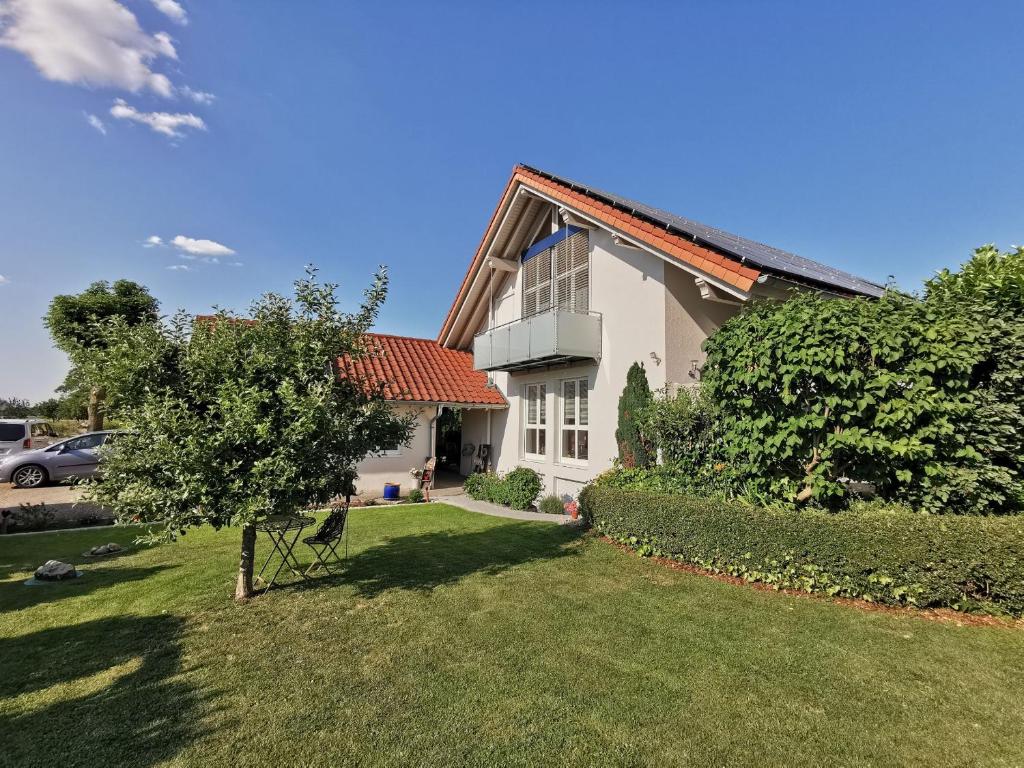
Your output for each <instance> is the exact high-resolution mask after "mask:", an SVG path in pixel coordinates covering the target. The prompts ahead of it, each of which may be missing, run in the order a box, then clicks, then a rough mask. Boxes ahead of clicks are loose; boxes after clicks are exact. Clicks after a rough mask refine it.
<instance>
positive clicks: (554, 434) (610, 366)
mask: <svg viewBox="0 0 1024 768" xmlns="http://www.w3.org/2000/svg"><path fill="white" fill-rule="evenodd" d="M590 253H591V264H590V276H591V277H590V280H591V288H590V291H591V294H590V308H591V310H592V311H594V312H600V313H601V315H602V322H601V360H600V361H599V362H598V363H593V362H584V363H581V364H579V365H573V366H565V365H562V366H552V367H550V368H541V369H537V370H532V371H527V372H523V373H515V374H509V373H503V372H496V373H494V374H493V378H494V381H495V384H496V385H497V386H498V389H499V390H500V391H501V392H502V393H503V394H504V395H505V397H506V399H507V400H508V401H509V408H508V410H507V411H497V412H494V413H493V414H492V416H491V444H492V446H493V449H494V463H495V468H496V469H497V471H499V472H508V471H509V470H511V469H513V468H515V467H516V466H519V465H522V466H528V467H532V468H533V469H535V470H536V471H537V472H538V473H539V474H541V475H542V476H543V477H544V485H545V492H546V493H557V494H559V495H561V496H573V497H574V496H575V495H576V494H577V493H578V492H579V489H580V488H581V487H582V486H583V485H584V484H585V483H587V482H588V481H589V480H591V479H592V478H593V477H594V476H596V475H597V474H599V473H600V472H603V471H604V470H606V469H608V468H609V467H610V466H611V465H612V461H613V460H614V459H615V457H616V456H617V454H618V447H617V445H616V442H615V428H616V422H617V419H618V402H619V396H620V395H621V394H622V389H623V387H625V385H626V372H627V371H628V370H629V367H630V365H632V364H633V363H634V362H642V363H643V364H644V367H645V368H646V369H647V377H648V381H649V382H650V385H651V387H652V388H653V389H657V388H660V387H662V386H664V385H665V367H664V360H665V328H666V322H665V316H666V295H667V292H666V286H665V269H666V266H665V263H664V262H663V261H662V260H661V259H658V258H657V257H655V256H652V255H651V254H649V253H647V252H645V251H639V250H636V249H632V248H624V247H622V246H618V245H615V243H614V242H613V241H612V238H611V235H609V234H608V233H607V232H604V231H603V230H598V231H591V232H590ZM669 269H671V267H669ZM519 280H520V277H519V274H517V275H516V277H515V280H514V281H509V285H508V286H506V288H505V290H504V291H500V292H499V291H496V292H495V293H496V296H499V295H500V296H501V297H503V298H502V300H501V301H496V302H495V319H494V324H495V325H500V324H502V323H506V322H509V321H511V320H515V319H517V318H518V317H519V315H520V312H521V309H522V302H521V300H520V298H519V296H520V294H519ZM480 330H483V329H482V328H481V329H480ZM651 353H654V354H655V356H656V357H657V358H658V361H660V362H656V361H655V360H653V359H652V358H651ZM584 376H585V377H586V378H587V380H588V385H589V412H590V419H589V420H590V424H589V428H590V429H589V459H588V461H587V462H586V463H585V464H580V463H571V462H568V461H562V460H561V459H560V458H559V455H560V446H559V436H560V432H561V429H560V423H561V407H560V406H561V402H560V383H561V381H562V380H563V379H568V378H577V377H584ZM536 382H543V383H545V384H547V455H546V457H545V459H544V460H543V461H537V460H533V459H527V458H526V456H525V451H524V438H523V429H522V424H523V418H524V414H523V399H522V395H523V394H524V393H525V391H526V385H527V384H532V383H536ZM467 415H468V412H467ZM479 418H484V419H485V418H486V416H483V417H476V416H473V417H470V419H468V420H467V421H464V427H463V441H464V442H467V441H469V442H474V443H475V442H477V441H473V440H470V439H469V438H468V434H469V432H468V430H467V422H468V424H469V425H472V429H473V430H474V432H476V431H478V419H479ZM484 442H486V441H484ZM471 466H472V463H471V462H470V463H469V465H468V467H471ZM466 469H467V466H466V465H465V462H464V466H463V470H464V471H465V470H466Z"/></svg>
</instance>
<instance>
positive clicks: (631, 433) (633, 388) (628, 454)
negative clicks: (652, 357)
mask: <svg viewBox="0 0 1024 768" xmlns="http://www.w3.org/2000/svg"><path fill="white" fill-rule="evenodd" d="M652 400H653V396H652V394H651V387H650V385H649V384H648V383H647V371H646V370H645V369H644V366H643V363H633V365H631V366H630V368H629V372H628V373H627V374H626V387H625V388H624V389H623V390H622V396H621V397H619V426H618V429H616V430H615V442H616V443H617V444H618V446H619V463H620V464H622V466H624V467H627V468H633V467H649V466H650V465H651V464H652V463H653V462H654V458H655V457H654V450H653V447H652V445H651V442H650V440H648V439H647V438H646V437H645V436H644V434H643V432H642V431H641V429H640V423H641V416H642V414H643V413H644V411H645V410H646V409H647V408H648V406H650V404H651V401H652Z"/></svg>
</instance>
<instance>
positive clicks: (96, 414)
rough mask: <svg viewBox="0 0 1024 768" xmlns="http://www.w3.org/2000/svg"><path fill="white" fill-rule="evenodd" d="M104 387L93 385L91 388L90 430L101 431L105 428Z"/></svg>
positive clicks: (89, 406)
mask: <svg viewBox="0 0 1024 768" xmlns="http://www.w3.org/2000/svg"><path fill="white" fill-rule="evenodd" d="M103 395H104V392H103V388H102V387H93V388H92V389H90V390H89V405H88V409H89V431H90V432H99V431H100V430H101V429H103V409H102V407H101V406H102V405H103Z"/></svg>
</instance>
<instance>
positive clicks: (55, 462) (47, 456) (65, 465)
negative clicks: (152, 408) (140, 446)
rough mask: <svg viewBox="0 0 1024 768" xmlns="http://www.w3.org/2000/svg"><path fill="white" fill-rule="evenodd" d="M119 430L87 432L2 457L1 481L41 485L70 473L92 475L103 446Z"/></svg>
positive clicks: (21, 484) (82, 475) (81, 475)
mask: <svg viewBox="0 0 1024 768" xmlns="http://www.w3.org/2000/svg"><path fill="white" fill-rule="evenodd" d="M116 435H117V432H113V431H109V430H108V431H104V432H87V433H86V434H84V435H78V436H77V437H72V438H70V439H69V440H63V441H61V442H59V443H54V444H53V445H51V446H49V447H48V448H40V449H38V450H34V451H22V452H21V453H16V454H13V455H12V456H8V457H0V483H14V484H15V485H16V486H17V487H19V488H38V487H39V486H41V485H44V484H46V483H48V482H55V481H59V480H66V479H67V478H69V477H89V476H90V475H94V474H96V471H97V470H98V469H99V466H100V461H101V457H100V450H99V449H100V447H101V446H102V445H103V444H104V443H106V442H108V441H109V440H110V439H111V437H113V436H116Z"/></svg>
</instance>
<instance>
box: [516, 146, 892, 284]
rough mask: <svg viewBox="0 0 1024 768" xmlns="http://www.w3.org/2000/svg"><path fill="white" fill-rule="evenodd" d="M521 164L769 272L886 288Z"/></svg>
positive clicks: (778, 249) (801, 257) (793, 254)
mask: <svg viewBox="0 0 1024 768" xmlns="http://www.w3.org/2000/svg"><path fill="white" fill-rule="evenodd" d="M523 167H524V168H527V169H529V170H531V171H533V172H534V173H538V174H540V175H542V176H545V177H547V178H549V179H551V180H552V181H556V182H558V183H559V184H564V185H566V186H569V187H574V188H576V189H578V190H580V191H581V192H584V193H586V194H588V195H590V196H592V197H598V198H601V199H603V200H604V202H606V203H609V204H610V205H614V206H616V207H618V208H622V209H624V210H627V211H630V212H633V213H635V214H639V215H640V216H641V217H643V218H646V219H648V220H650V221H651V222H652V223H656V224H659V225H660V226H663V227H665V228H667V229H670V230H675V231H676V232H677V233H679V234H683V235H686V236H688V237H690V238H693V239H696V240H698V241H700V242H703V243H704V244H706V245H710V246H712V247H714V248H717V249H719V250H721V251H724V252H725V253H727V254H729V255H730V256H733V257H734V258H737V259H740V260H741V261H745V262H749V263H750V264H752V265H754V266H756V267H761V268H763V269H766V270H768V271H769V272H774V273H777V274H780V275H785V276H788V277H795V278H798V279H802V280H808V281H811V282H815V283H820V284H823V285H827V286H833V287H836V288H840V289H842V290H846V291H850V292H851V293H859V294H863V295H865V296H881V295H882V294H883V293H884V292H885V288H884V287H883V286H881V285H879V284H878V283H873V282H871V281H870V280H865V279H864V278H862V277H857V276H856V275H851V274H850V273H848V272H843V271H842V270H839V269H835V268H834V267H830V266H828V265H826V264H821V263H820V262H817V261H812V260H811V259H805V258H804V257H803V256H797V255H796V254H795V253H789V252H788V251H783V250H782V249H780V248H773V247H772V246H770V245H765V244H764V243H759V242H756V241H754V240H748V239H747V238H745V237H740V236H739V235H734V234H732V233H730V232H726V231H725V230H722V229H718V228H716V227H709V226H707V225H706V224H701V223H700V222H699V221H693V220H692V219H687V218H685V217H683V216H677V215H676V214H674V213H669V212H668V211H663V210H661V209H660V208H655V207H653V206H650V205H647V204H645V203H641V202H637V201H636V200H630V199H629V198H627V197H622V196H620V195H616V194H613V193H611V192H604V191H602V190H600V189H596V188H594V187H591V186H589V185H587V184H581V183H580V182H578V181H573V180H572V179H566V178H564V177H562V176H557V175H555V174H553V173H549V172H547V171H542V170H540V169H538V168H533V167H531V166H528V165H524V166H523Z"/></svg>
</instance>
